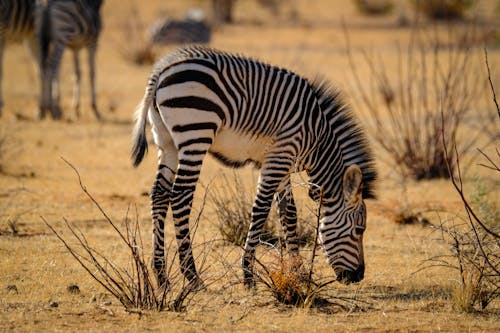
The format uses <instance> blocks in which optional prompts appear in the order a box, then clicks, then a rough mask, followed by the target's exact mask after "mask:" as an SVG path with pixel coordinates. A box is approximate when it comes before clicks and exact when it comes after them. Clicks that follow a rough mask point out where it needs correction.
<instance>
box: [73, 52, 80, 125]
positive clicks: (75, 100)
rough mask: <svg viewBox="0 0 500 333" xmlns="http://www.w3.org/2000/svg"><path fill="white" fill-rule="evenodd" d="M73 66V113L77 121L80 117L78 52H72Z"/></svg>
mask: <svg viewBox="0 0 500 333" xmlns="http://www.w3.org/2000/svg"><path fill="white" fill-rule="evenodd" d="M73 65H74V67H75V76H74V77H73V112H74V117H75V119H78V118H79V117H80V83H81V76H82V72H81V70H80V58H79V54H78V50H73Z"/></svg>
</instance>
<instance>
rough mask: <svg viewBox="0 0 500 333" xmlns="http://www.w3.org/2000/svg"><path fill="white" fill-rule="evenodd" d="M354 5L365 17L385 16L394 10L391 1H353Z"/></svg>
mask: <svg viewBox="0 0 500 333" xmlns="http://www.w3.org/2000/svg"><path fill="white" fill-rule="evenodd" d="M354 3H355V4H356V7H357V8H358V10H359V11H360V12H361V13H363V14H366V15H386V14H389V13H390V12H391V11H392V9H393V8H394V4H393V2H392V1H391V0H354Z"/></svg>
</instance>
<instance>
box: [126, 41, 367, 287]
mask: <svg viewBox="0 0 500 333" xmlns="http://www.w3.org/2000/svg"><path fill="white" fill-rule="evenodd" d="M147 117H148V118H149V123H150V124H151V127H152V134H153V139H154V142H155V144H156V145H157V146H158V171H157V175H156V179H155V181H154V184H153V188H152V191H151V204H152V222H153V256H152V257H153V258H152V267H153V270H154V272H155V276H156V278H157V282H158V284H159V285H160V286H168V283H169V282H168V277H167V276H166V273H165V266H164V265H165V257H164V246H165V238H164V222H165V217H166V214H167V211H168V208H169V206H171V208H172V212H173V220H174V225H175V237H176V241H177V245H178V249H179V251H178V253H179V260H180V263H181V271H182V273H183V274H184V277H185V278H186V279H187V280H188V281H189V283H190V285H191V286H192V287H193V288H200V287H203V286H204V284H203V281H202V280H201V278H200V277H199V275H198V273H197V271H196V266H195V262H194V259H193V254H192V249H191V240H190V233H189V215H190V211H191V205H192V201H193V193H194V191H195V187H196V184H197V182H198V178H199V175H200V168H201V165H202V162H203V160H204V158H205V156H206V155H207V152H208V153H210V154H211V155H213V156H214V157H215V158H216V159H218V160H219V161H221V162H222V163H223V164H225V165H228V166H230V167H241V166H244V165H246V164H254V165H255V166H256V167H258V168H260V177H259V181H258V185H257V193H256V197H255V202H254V205H253V207H252V219H251V223H250V227H249V230H248V234H247V238H246V242H245V245H244V249H243V255H242V262H241V263H242V268H243V282H244V284H245V286H246V287H249V288H252V287H255V278H254V273H253V266H254V262H255V250H256V246H257V245H258V243H259V236H260V235H261V232H262V229H263V225H264V223H265V221H266V219H267V216H268V214H269V210H270V208H271V206H272V202H273V197H276V198H277V201H278V202H277V203H278V205H277V206H278V209H279V210H281V212H280V214H279V216H280V219H281V223H282V227H283V230H285V231H286V234H285V245H286V248H287V251H289V252H290V253H291V254H298V243H297V234H296V224H297V216H296V212H297V210H296V207H295V202H294V199H293V195H292V193H291V191H289V190H288V189H290V186H291V183H290V175H291V173H293V172H297V171H306V172H307V174H308V176H309V178H310V182H311V184H315V186H311V188H310V190H309V196H310V197H311V198H312V199H314V200H316V201H317V202H318V201H320V202H321V205H320V207H321V210H320V214H321V223H320V228H319V234H320V237H319V238H320V242H321V244H322V247H323V249H324V252H325V253H326V256H327V260H328V262H329V264H330V265H331V266H332V268H333V270H334V272H335V273H336V276H337V280H338V281H341V282H344V283H350V282H359V281H360V280H362V279H363V277H364V270H365V266H364V254H363V232H364V230H365V228H366V207H365V203H364V201H363V199H364V198H371V197H374V184H375V179H376V170H375V167H374V160H373V155H372V153H371V150H370V148H369V146H368V144H367V139H366V137H365V135H364V133H363V131H362V129H361V127H360V126H359V125H358V123H357V122H356V121H355V118H354V116H353V114H352V112H351V111H350V108H349V107H348V106H347V105H345V104H344V102H343V101H342V98H341V95H340V92H339V91H338V90H336V89H334V88H332V87H331V86H330V84H328V83H327V82H326V81H320V80H315V81H312V82H310V81H308V80H307V79H305V78H302V77H301V76H299V75H297V74H295V73H293V72H291V71H289V70H286V69H283V68H279V67H275V66H272V65H268V64H266V63H263V62H260V61H256V60H252V59H249V58H245V57H242V56H238V55H233V54H230V53H226V52H223V51H217V50H215V49H211V48H208V47H204V46H188V47H185V48H181V49H179V50H177V51H174V52H173V53H171V54H169V55H167V56H165V57H164V58H163V59H162V60H160V61H159V62H157V64H156V65H155V66H154V68H153V71H152V73H151V75H150V77H149V81H148V84H147V86H146V89H145V94H144V97H143V99H142V101H141V103H140V104H139V106H138V107H137V109H136V121H135V125H134V131H133V146H132V151H131V157H132V162H133V165H134V166H136V167H137V166H138V165H139V164H140V163H141V161H142V160H143V157H144V156H145V154H146V152H147V146H148V143H147V139H146V134H145V128H146V118H147Z"/></svg>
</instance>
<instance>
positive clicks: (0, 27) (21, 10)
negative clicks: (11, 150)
mask: <svg viewBox="0 0 500 333" xmlns="http://www.w3.org/2000/svg"><path fill="white" fill-rule="evenodd" d="M36 1H37V0H0V116H1V115H2V108H3V96H2V76H3V72H2V71H3V52H4V48H5V46H6V44H7V43H8V42H20V41H23V40H25V41H28V42H29V44H28V45H29V47H30V50H31V53H32V55H33V57H34V58H37V57H38V48H37V43H36V37H35V8H36Z"/></svg>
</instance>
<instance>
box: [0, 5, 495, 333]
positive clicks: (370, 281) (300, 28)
mask: <svg viewBox="0 0 500 333" xmlns="http://www.w3.org/2000/svg"><path fill="white" fill-rule="evenodd" d="M290 3H292V4H294V6H295V7H291V5H286V6H284V8H283V11H282V12H281V13H280V14H279V16H278V17H277V18H275V17H273V16H272V15H271V14H270V13H269V11H267V10H265V9H263V8H261V7H259V6H258V5H256V3H255V1H253V0H240V1H239V4H238V6H237V7H236V11H235V23H234V24H231V25H227V26H220V27H218V28H217V29H216V30H215V31H214V32H213V36H212V41H211V43H210V45H211V46H213V47H215V48H218V49H223V50H227V51H231V52H237V53H241V54H245V55H248V56H252V57H255V58H258V59H262V60H264V61H266V62H270V63H273V64H277V65H280V66H282V67H287V68H290V69H292V70H294V71H296V72H298V73H301V74H303V75H304V76H306V77H311V78H314V77H315V75H316V74H320V75H321V76H323V77H325V78H327V79H329V80H330V81H331V82H332V83H334V84H335V85H336V86H338V87H339V88H340V89H341V90H342V91H343V92H344V94H345V96H346V98H347V100H348V101H349V102H352V104H353V105H357V104H356V102H357V100H356V98H357V97H359V96H358V95H357V92H356V90H355V88H354V85H353V81H352V80H353V78H352V75H351V73H350V70H349V68H348V59H347V56H346V44H345V38H344V33H343V30H342V22H345V25H346V26H347V27H348V29H349V34H350V39H351V42H352V45H353V48H354V49H355V50H356V49H359V48H368V49H372V50H375V51H376V52H377V53H379V54H380V56H381V58H383V59H386V60H387V66H388V68H389V71H397V68H396V67H395V61H394V59H396V56H397V48H396V47H395V45H396V43H397V42H400V43H405V42H406V41H407V40H408V38H409V36H410V30H411V29H410V28H409V27H408V26H407V25H405V24H403V23H404V19H403V16H407V17H411V8H409V7H408V5H407V4H406V2H403V1H399V2H398V1H396V4H397V5H396V8H395V9H394V11H393V13H392V14H390V15H388V16H384V17H381V18H371V17H366V16H363V15H361V14H359V13H358V11H357V10H356V8H355V7H354V6H353V1H333V0H332V1H327V0H313V1H305V0H296V1H293V2H290ZM191 6H198V7H202V8H205V9H208V8H209V6H208V1H200V0H189V1H159V0H148V1H133V0H106V1H105V4H104V7H103V11H102V14H103V20H104V30H103V33H102V38H101V40H100V47H99V50H98V56H97V84H98V104H99V107H100V109H101V112H102V114H103V116H104V119H105V120H104V121H103V122H97V121H96V120H95V119H94V117H93V115H92V112H91V109H90V106H89V105H90V103H89V96H88V91H89V89H88V87H87V80H86V73H87V71H86V70H87V67H86V66H83V77H84V80H83V84H84V87H83V89H82V106H83V107H82V117H81V119H79V120H77V121H72V120H71V96H72V81H71V77H72V66H71V61H70V60H71V58H70V57H69V56H66V57H65V60H64V64H63V68H62V72H61V73H62V75H61V82H62V83H61V95H62V106H63V109H64V112H65V113H64V117H65V119H64V120H63V121H59V122H56V121H52V120H43V121H37V120H35V119H36V117H35V115H36V105H37V97H38V79H37V74H36V72H35V70H34V66H32V60H31V58H30V56H29V54H28V52H27V50H26V49H25V48H24V47H23V46H21V45H11V46H9V47H8V48H7V50H6V53H5V57H4V74H3V75H4V81H3V92H4V102H5V107H4V111H3V117H2V118H1V119H0V139H2V138H4V141H3V143H2V146H1V148H2V150H1V155H0V166H1V173H0V331H2V332H48V331H49V332H76V331H78V332H102V331H109V332H115V331H116V332H142V331H165V332H200V331H202V332H215V331H222V332H225V331H230V332H250V331H251V332H291V331H299V332H301V331H306V330H307V331H314V332H330V331H340V332H360V331H374V332H378V331H384V332H386V331H410V332H419V331H453V332H466V331H472V332H483V331H484V332H494V331H500V324H499V318H500V317H499V314H500V303H499V302H498V300H497V301H495V302H493V304H490V306H489V307H488V308H487V309H486V310H485V311H482V312H477V313H468V314H467V313H461V312H460V311H457V310H456V309H454V307H453V305H452V301H451V290H452V289H453V287H454V286H456V284H457V279H458V275H456V274H455V272H454V271H451V270H447V269H443V268H436V269H430V270H423V271H419V268H421V266H422V263H423V262H424V260H426V259H428V258H430V257H432V256H434V255H437V254H442V253H447V252H446V251H448V250H449V249H448V247H447V245H446V244H445V243H443V242H442V241H440V240H438V238H439V237H437V235H436V232H435V231H433V229H432V228H430V227H429V226H423V225H421V224H415V225H404V226H403V225H396V224H395V223H394V222H393V216H394V214H395V212H397V211H398V209H400V208H401V207H402V206H403V205H404V202H405V199H404V198H406V200H407V201H408V203H409V204H410V206H411V207H416V208H418V209H421V210H427V212H426V213H425V217H426V218H427V219H429V220H430V221H431V223H439V219H447V218H450V217H453V216H455V214H457V213H460V212H461V209H462V206H461V202H460V200H459V197H458V195H457V194H456V193H455V191H454V189H453V188H452V186H451V184H450V182H449V181H447V180H433V181H422V182H414V181H411V180H408V181H407V182H406V185H405V187H404V188H403V186H402V184H401V180H400V179H399V178H398V177H397V174H396V172H395V171H394V170H395V166H394V165H393V164H392V163H391V162H389V160H388V159H387V158H384V156H385V155H384V153H383V151H382V150H381V149H380V147H378V146H377V145H376V144H375V143H374V144H373V148H374V150H375V152H376V156H377V167H378V170H379V173H380V179H379V181H378V183H377V195H378V198H377V199H376V200H368V201H367V208H368V228H367V231H366V233H365V261H366V267H367V268H366V274H365V279H364V280H363V281H362V282H361V283H359V284H354V285H348V286H344V285H340V284H333V285H331V287H330V288H329V289H328V290H327V291H326V294H325V296H327V297H331V298H332V299H335V297H347V298H350V299H353V300H354V301H353V303H352V304H356V306H347V307H346V308H341V307H339V306H335V305H325V306H319V307H314V308H311V309H297V308H294V307H289V306H285V305H282V304H279V303H277V302H276V301H274V300H273V298H272V297H270V296H269V294H267V293H265V292H264V290H263V289H262V288H259V289H258V290H257V291H255V292H249V291H246V290H245V289H244V288H243V287H242V285H241V283H238V279H239V278H240V274H241V272H240V270H239V267H238V265H239V264H238V260H239V255H240V250H239V248H237V247H235V246H230V245H227V244H223V243H221V242H216V243H213V244H215V245H213V247H210V248H208V249H206V247H205V248H204V250H206V251H207V253H208V255H207V260H206V263H205V265H204V266H205V269H206V271H205V278H206V281H207V285H208V287H207V289H206V290H203V291H200V292H198V293H196V294H195V295H193V297H192V298H191V299H190V300H189V303H187V307H186V309H185V311H183V312H160V313H155V312H143V313H130V312H127V311H125V310H124V308H123V307H122V306H121V305H120V303H119V302H118V301H117V300H116V299H113V298H112V297H110V295H109V294H107V293H106V291H105V290H104V289H103V288H102V287H101V286H99V285H98V284H97V283H96V282H95V281H94V280H93V279H92V278H91V277H90V276H89V275H88V274H87V273H86V272H85V271H84V270H83V269H82V268H81V267H80V266H79V265H78V263H77V262H76V261H75V260H74V259H73V258H72V257H71V256H70V255H69V254H68V252H67V251H66V249H65V248H64V247H63V245H62V244H61V243H60V242H59V241H58V240H57V238H56V237H55V236H54V235H53V234H52V233H51V232H50V230H49V229H48V228H47V227H46V226H45V224H44V223H43V220H42V217H43V218H44V219H45V220H47V221H48V222H49V223H51V225H53V226H54V227H55V228H56V229H57V230H60V231H62V233H63V235H64V236H65V237H68V239H69V237H70V235H69V232H68V230H67V229H66V228H65V226H64V223H63V221H64V219H66V220H67V221H69V222H70V223H72V225H74V226H76V227H77V228H79V230H81V231H82V232H83V233H84V234H85V237H86V238H87V240H88V241H89V242H90V243H91V244H92V246H93V247H95V248H96V249H99V251H101V253H103V254H105V255H106V256H109V258H110V259H112V260H115V261H116V262H118V263H126V262H127V252H126V248H125V247H124V246H123V244H122V243H121V241H120V239H119V237H118V236H117V235H116V233H115V232H114V231H113V230H112V228H111V227H110V226H109V225H108V224H107V223H106V222H105V220H104V218H103V216H102V214H101V213H100V212H99V210H98V209H97V208H96V206H95V205H94V204H92V202H91V201H90V200H88V198H87V197H86V196H85V194H84V192H83V191H82V189H81V188H80V185H79V183H78V178H77V177H76V175H75V172H74V171H73V170H72V169H71V168H70V167H69V166H68V165H67V164H66V163H65V162H64V161H63V159H62V158H64V159H65V160H67V161H69V162H70V163H71V164H73V165H74V166H75V167H76V168H77V170H78V172H79V173H80V175H81V177H82V181H83V183H84V185H85V186H86V188H87V189H88V190H89V192H90V193H91V194H92V195H93V196H94V197H95V199H96V200H97V201H98V202H99V204H100V205H101V206H102V207H103V209H104V210H105V211H106V213H107V214H109V216H110V218H111V219H113V220H114V221H118V225H120V226H123V223H122V222H123V220H124V218H125V216H126V215H127V211H129V210H130V212H132V213H129V215H135V214H137V216H138V220H139V221H140V225H141V228H142V232H143V235H144V236H143V237H144V242H145V248H146V255H148V256H149V248H150V243H149V240H150V236H149V234H150V230H151V223H150V217H149V214H150V213H149V212H150V206H149V198H148V193H149V191H150V188H151V185H152V181H153V179H154V175H155V170H156V151H155V148H154V146H150V151H149V153H148V155H147V156H146V158H145V160H144V161H143V163H142V164H141V166H140V167H138V168H137V169H134V168H133V167H132V165H131V162H130V157H129V152H130V148H131V129H132V124H133V122H132V120H133V111H134V109H135V107H136V105H137V104H138V103H139V101H140V99H141V98H142V95H143V92H144V88H145V83H146V80H147V77H148V74H149V72H150V69H151V66H150V65H145V66H137V65H134V64H132V63H131V62H129V61H128V60H127V59H126V58H125V57H124V53H126V52H127V51H130V49H131V48H132V47H133V46H132V45H133V44H134V40H133V36H131V35H130V34H127V32H126V29H125V26H126V25H127V22H129V23H130V22H131V21H132V20H133V19H134V17H135V18H139V20H140V21H142V22H143V23H144V24H149V23H151V22H153V21H154V20H156V19H157V18H159V17H163V16H170V17H177V18H179V17H183V15H184V14H185V12H186V10H187V8H189V7H191ZM494 7H495V1H482V2H481V5H480V6H479V11H478V13H479V15H481V17H482V19H483V20H484V21H485V22H495V20H496V22H498V19H499V17H500V14H499V13H498V12H495V10H493V9H492V8H494ZM294 12H295V13H296V14H294ZM129 33H130V31H129ZM497 34H498V26H497ZM497 36H498V35H497ZM497 38H498V37H497ZM499 46H500V44H498V40H497V41H496V44H495V42H493V44H488V52H489V58H490V63H491V65H492V76H493V78H494V79H495V80H496V81H495V82H496V84H497V89H496V91H497V92H499V93H500V86H498V84H499V83H500V76H499V74H500V71H499V69H498V66H499V65H500V48H499ZM176 47H177V46H169V47H163V48H156V49H155V52H156V53H157V54H158V55H159V54H164V53H167V52H168V51H169V50H173V49H174V48H176ZM476 51H479V52H482V50H481V47H479V48H478V49H477V50H476ZM84 59H86V55H85V56H84ZM391 66H392V67H391ZM482 70H483V71H479V72H478V73H477V75H482V76H485V77H486V72H485V71H484V68H483V69H482ZM488 94H489V91H487V94H485V96H486V99H485V100H481V101H478V103H477V104H478V105H482V106H483V105H484V107H481V108H479V107H478V111H477V112H478V113H479V112H484V113H489V112H494V111H493V110H494V106H493V104H492V102H491V99H490V97H489V96H490V95H488ZM356 112H359V115H360V118H362V116H361V115H362V110H356ZM497 128H498V127H497ZM148 137H149V138H150V137H151V136H150V134H149V133H148ZM495 144H496V146H498V141H496V142H494V143H493V147H495ZM489 147H490V149H491V147H492V146H489ZM493 151H494V150H493ZM483 169H484V168H483ZM483 169H481V168H480V167H478V166H477V163H472V164H471V166H470V168H469V170H468V174H470V175H481V177H483V178H482V179H483V182H485V183H487V184H490V185H491V186H492V188H493V190H492V192H491V195H492V196H493V199H492V201H494V202H496V203H498V197H497V196H498V193H497V191H495V189H498V179H496V180H495V179H494V177H492V176H491V174H489V173H487V172H485V171H484V170H483ZM224 170H225V172H228V170H227V169H225V168H224V167H223V166H221V165H220V164H219V163H217V162H216V161H215V160H214V159H212V158H208V159H207V160H206V162H205V164H204V166H203V170H202V176H201V181H202V183H203V184H209V183H210V187H212V188H216V187H217V186H221V185H220V184H221V181H222V180H221V173H222V172H223V171H224ZM229 174H230V173H229ZM237 174H238V175H239V176H240V177H241V179H242V180H243V183H244V184H245V186H251V184H253V183H254V182H255V179H256V177H257V173H256V171H254V170H252V169H249V168H245V169H242V170H239V171H238V172H237ZM474 179H475V178H474V177H472V176H471V177H468V178H466V189H467V190H471V191H472V189H473V188H474V184H475V180H474ZM210 187H209V189H210ZM203 193H204V188H200V189H199V191H198V192H197V196H196V199H195V201H196V202H195V208H197V209H198V210H199V208H200V205H201V203H200V201H201V200H200V199H201V197H202V194H203ZM297 202H298V205H299V210H300V209H302V211H307V209H306V208H304V207H311V206H312V203H311V202H310V201H309V199H308V198H307V196H306V192H305V190H303V189H299V190H298V199H297ZM497 207H498V205H497ZM438 210H439V211H440V213H439V214H438V213H437V211H438ZM216 225H217V217H216V216H215V214H214V212H213V210H212V209H211V207H209V205H208V206H207V207H206V209H205V211H204V213H203V216H202V219H201V222H200V227H199V230H198V232H197V235H196V238H195V240H194V242H195V244H196V243H198V244H201V243H203V242H205V241H207V240H210V239H220V234H219V232H218V230H217V226H216ZM166 229H167V234H168V237H172V238H173V234H172V233H173V227H172V226H171V225H168V224H167V227H166ZM309 250H310V249H304V253H305V254H304V255H306V256H307V255H308V253H309V252H310V251H309ZM199 251H200V250H199V248H198V250H196V249H195V253H198V252H199ZM261 251H262V250H261ZM221 258H223V259H221ZM324 259H325V257H324V256H323V254H320V255H319V256H318V259H317V262H316V264H317V270H318V272H324V274H332V273H333V272H330V273H328V270H329V268H328V267H327V265H326V263H325V260H324ZM228 270H230V271H231V272H232V273H231V274H227V271H228ZM73 284H76V285H78V287H79V289H80V293H70V292H69V291H68V286H70V285H73Z"/></svg>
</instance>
